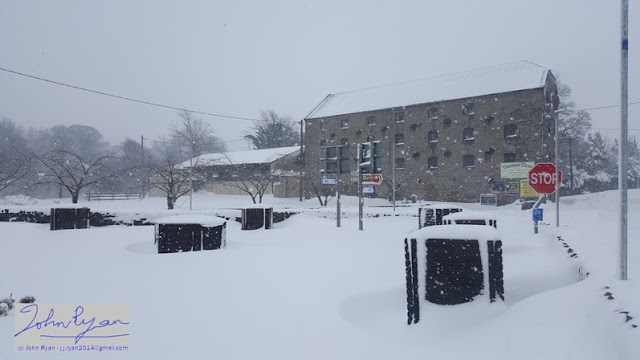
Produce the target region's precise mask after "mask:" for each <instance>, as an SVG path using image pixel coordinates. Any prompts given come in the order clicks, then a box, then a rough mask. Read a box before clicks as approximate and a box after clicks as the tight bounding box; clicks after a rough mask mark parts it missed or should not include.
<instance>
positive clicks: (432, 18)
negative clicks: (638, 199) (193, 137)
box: [0, 0, 640, 150]
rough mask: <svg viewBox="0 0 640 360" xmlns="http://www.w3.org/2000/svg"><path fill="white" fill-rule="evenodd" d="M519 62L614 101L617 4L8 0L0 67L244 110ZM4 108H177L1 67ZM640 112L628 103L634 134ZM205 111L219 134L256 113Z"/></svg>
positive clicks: (130, 119)
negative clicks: (87, 90)
mask: <svg viewBox="0 0 640 360" xmlns="http://www.w3.org/2000/svg"><path fill="white" fill-rule="evenodd" d="M630 3H631V4H630V15H629V22H630V30H629V32H630V35H629V37H630V44H629V47H630V59H631V60H630V69H629V70H630V77H629V82H630V84H629V89H630V95H629V100H630V101H640V91H638V85H639V84H640V61H633V59H634V55H635V51H636V49H640V40H638V39H640V35H637V34H638V29H639V26H638V25H637V24H636V23H637V21H640V4H639V3H638V1H634V0H631V1H630ZM517 60H529V61H532V62H535V63H539V64H541V65H545V66H548V67H551V68H552V69H554V70H555V71H556V72H557V73H559V74H560V78H561V79H562V80H563V81H564V82H566V83H568V84H569V85H570V86H571V87H572V88H573V92H574V100H575V101H576V102H577V104H578V106H579V107H581V108H589V107H596V106H606V105H613V104H619V102H620V96H619V94H620V91H619V88H620V76H619V70H620V2H619V1H611V0H599V1H595V0H594V1H586V0H582V1H578V0H575V1H569V0H567V1H559V0H555V1H554V0H529V1H517V0H503V1H499V0H484V1H455V2H454V1H437V2H436V1H424V0H423V1H404V0H394V1H388V0H387V1H371V0H369V1H366V0H363V1H347V0H338V1H334V0H322V1H293V0H292V1H285V0H272V1H205V0H192V1H181V2H177V1H160V0H155V1H152V0H149V1H140V0H138V1H133V0H124V1H122V0H115V1H114V0H110V1H106V0H105V1H101V2H98V1H80V0H77V1H70V0H67V1H64V0H57V1H44V0H42V1H29V0H21V1H18V0H0V67H4V68H8V69H11V70H16V71H20V72H24V73H28V74H32V75H36V76H41V77H44V78H48V79H52V80H56V81H60V82H66V83H70V84H74V85H77V86H82V87H87V88H91V89H95V90H99V91H103V92H108V93H113V94H117V95H122V96H127V97H132V98H138V99H142V100H146V101H151V102H157V103H162V104H166V105H171V106H176V107H186V108H191V109H194V110H200V111H204V112H210V113H218V114H227V115H233V116H240V117H248V118H255V117H257V116H258V114H259V111H260V110H261V109H267V108H273V109H275V110H276V111H277V112H279V113H282V114H288V115H290V116H292V117H293V118H294V119H296V120H299V119H302V118H303V117H304V116H306V115H307V114H308V113H309V112H310V111H311V110H312V109H313V108H314V107H315V105H317V103H318V102H319V101H320V100H321V99H322V98H323V97H324V96H325V95H326V94H328V93H336V92H341V91H348V90H354V89H359V88H363V87H369V86H374V85H380V84H387V83H393V82H398V81H405V80H412V79H417V78H423V77H428V76H435V75H441V74H448V73H453V72H459V71H465V70H470V69H475V68H480V67H486V66H492V65H498V64H503V63H507V62H512V61H517ZM0 116H6V117H8V118H10V119H12V120H14V121H15V122H17V123H19V124H21V125H22V126H24V127H25V128H29V127H48V126H52V125H56V124H67V125H70V124H85V125H91V126H94V127H96V128H97V129H98V130H100V132H102V134H103V135H104V136H105V138H106V139H107V140H109V141H110V142H111V143H113V144H117V143H119V142H121V141H122V140H124V139H125V138H126V137H131V138H133V139H135V140H139V139H140V135H144V136H145V137H147V138H157V137H159V136H163V135H166V134H167V128H168V126H169V124H170V123H171V122H172V121H176V120H177V116H176V111H174V110H168V109H161V108H154V107H149V106H146V105H141V104H136V103H129V102H125V101H122V100H117V99H111V98H106V97H102V96H98V95H93V94H88V93H83V92H80V91H77V90H72V89H67V88H63V87H59V86H56V85H52V84H48V83H43V82H39V81H36V80H32V79H28V78H23V77H19V76H16V75H13V74H8V73H5V72H2V71H0ZM592 116H593V119H594V121H593V125H594V127H595V128H607V129H617V128H619V123H620V117H619V110H618V109H608V110H598V111H593V112H592ZM639 116H640V104H639V105H632V106H630V116H629V122H630V123H629V126H630V128H632V129H638V131H631V132H630V134H632V135H635V136H637V137H640V119H639V118H638V117H639ZM203 118H204V119H206V120H208V121H210V123H211V124H212V125H213V127H214V129H215V131H216V134H217V135H218V136H220V137H222V138H223V139H224V140H234V139H238V138H241V137H242V136H243V132H244V131H246V130H247V129H248V127H249V126H251V125H252V122H250V121H241V120H233V119H224V118H215V117H207V116H203ZM604 132H605V133H606V134H607V135H608V136H609V137H611V138H613V137H617V136H618V132H619V131H617V130H606V131H604ZM228 145H229V148H230V149H231V150H243V149H246V146H247V145H246V143H245V142H244V141H240V142H231V143H229V144H228Z"/></svg>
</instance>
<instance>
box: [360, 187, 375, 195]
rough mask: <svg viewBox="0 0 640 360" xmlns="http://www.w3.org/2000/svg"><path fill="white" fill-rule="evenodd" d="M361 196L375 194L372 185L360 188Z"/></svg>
mask: <svg viewBox="0 0 640 360" xmlns="http://www.w3.org/2000/svg"><path fill="white" fill-rule="evenodd" d="M362 193H363V194H375V193H376V188H375V187H374V186H373V185H367V186H362Z"/></svg>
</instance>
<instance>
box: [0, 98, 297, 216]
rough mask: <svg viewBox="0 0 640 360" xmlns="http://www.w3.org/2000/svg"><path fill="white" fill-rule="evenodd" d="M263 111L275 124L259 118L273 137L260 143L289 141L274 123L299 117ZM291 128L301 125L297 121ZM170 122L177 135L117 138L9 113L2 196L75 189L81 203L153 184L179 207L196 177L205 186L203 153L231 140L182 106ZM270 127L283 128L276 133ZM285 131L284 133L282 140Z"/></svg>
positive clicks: (2, 128) (53, 194)
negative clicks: (28, 122) (23, 122)
mask: <svg viewBox="0 0 640 360" xmlns="http://www.w3.org/2000/svg"><path fill="white" fill-rule="evenodd" d="M262 116H263V117H264V118H265V120H268V121H264V122H265V123H267V124H270V125H269V126H268V127H259V125H260V124H258V122H256V126H255V127H254V129H253V130H254V131H253V133H250V134H247V136H249V135H251V136H253V137H254V138H255V139H270V140H269V143H268V144H267V143H264V142H262V140H256V141H257V142H256V141H254V146H255V147H256V148H265V147H269V146H271V147H279V146H288V145H289V144H290V139H291V138H292V137H293V135H290V134H289V133H288V132H287V130H285V131H283V130H282V126H272V124H278V123H282V124H289V123H291V124H293V123H292V122H291V121H290V120H289V119H288V118H286V117H284V118H281V117H279V116H278V115H277V113H275V111H272V110H270V111H266V112H263V113H262ZM284 127H285V128H286V126H284ZM290 128H292V129H294V130H295V128H294V127H293V125H291V126H290ZM168 130H169V135H168V136H166V137H162V138H160V139H147V138H145V139H144V141H143V139H136V140H134V139H131V138H128V139H126V140H125V141H123V142H122V143H121V144H119V145H115V146H114V145H111V144H109V143H108V142H107V141H105V140H104V138H103V136H102V134H101V133H100V132H99V131H98V130H97V129H95V128H93V127H91V126H86V125H70V126H66V125H55V126H52V127H50V128H46V129H29V130H28V131H25V130H24V129H23V128H21V127H19V126H17V125H16V123H15V122H14V121H12V120H11V119H7V118H4V117H3V118H2V120H1V121H0V196H3V195H26V196H30V197H41V198H63V197H70V198H71V200H72V202H73V203H77V202H78V200H79V198H80V196H82V195H84V194H87V193H89V192H94V193H103V194H104V193H126V194H148V193H150V192H152V193H155V194H157V195H161V196H165V197H166V199H167V208H169V209H173V208H174V206H175V203H176V201H177V199H178V198H180V197H181V196H183V195H185V194H187V193H188V192H189V191H190V185H191V184H193V188H194V189H195V190H197V189H200V188H202V186H203V182H204V178H205V174H203V173H202V170H201V166H200V165H202V164H199V163H198V162H199V161H200V160H199V158H198V157H199V156H200V155H203V154H208V153H223V152H225V151H226V147H225V143H224V142H223V141H222V140H221V139H220V138H219V137H217V136H215V135H214V130H213V128H212V127H211V126H210V125H209V124H208V123H207V122H205V121H203V120H202V119H201V118H199V117H197V116H195V115H194V114H193V113H191V112H188V111H181V112H179V113H178V120H177V121H175V122H174V123H173V124H171V126H170V127H169V129H168ZM270 131H273V132H276V135H275V136H274V135H271V134H269V132H270ZM282 134H284V135H282ZM281 135H282V136H281ZM285 135H286V136H285ZM295 137H296V139H298V137H299V135H298V134H297V133H295ZM278 138H281V139H282V140H283V141H281V142H278V141H277V139H278ZM143 143H144V147H143ZM187 164H189V165H190V166H191V169H193V170H192V171H189V167H190V166H187Z"/></svg>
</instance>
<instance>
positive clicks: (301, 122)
mask: <svg viewBox="0 0 640 360" xmlns="http://www.w3.org/2000/svg"><path fill="white" fill-rule="evenodd" d="M303 122H304V120H300V176H299V180H300V181H299V184H298V185H299V187H300V201H301V202H302V173H303V170H304V148H303V145H302V144H303V142H304V137H303V135H302V124H303Z"/></svg>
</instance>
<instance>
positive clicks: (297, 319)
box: [0, 190, 640, 360]
mask: <svg viewBox="0 0 640 360" xmlns="http://www.w3.org/2000/svg"><path fill="white" fill-rule="evenodd" d="M616 197H617V193H615V192H607V193H600V194H592V195H585V196H577V197H572V198H566V199H564V200H563V201H562V202H561V205H562V207H561V225H562V226H561V227H560V229H556V228H555V227H554V226H551V225H544V226H541V233H540V234H538V235H534V234H533V225H532V222H531V212H530V211H521V210H519V209H518V207H516V206H506V207H500V208H491V209H482V210H483V211H489V212H492V213H493V215H495V216H496V217H497V219H498V229H499V230H500V232H501V233H502V239H503V246H504V275H505V296H506V300H505V303H504V304H487V303H482V302H480V301H477V302H474V303H470V304H466V305H458V306H437V305H429V304H426V305H423V308H422V319H421V322H420V323H419V324H416V325H411V326H407V325H406V303H405V300H406V293H405V288H404V284H405V274H404V271H405V270H404V246H403V243H402V240H403V239H404V237H405V236H406V235H407V234H408V233H410V232H412V231H415V230H417V222H418V221H417V218H415V217H408V216H396V217H378V218H366V219H365V223H364V231H358V223H357V216H354V215H353V214H356V213H357V208H356V207H354V205H355V204H356V202H355V201H354V199H353V198H344V199H343V200H344V201H343V209H344V210H345V212H346V213H347V217H346V218H343V220H342V227H340V228H337V227H336V226H335V219H331V218H328V217H330V213H331V210H332V207H331V206H332V204H331V203H330V207H329V208H327V209H323V210H321V211H318V210H314V211H307V212H306V213H303V214H299V215H295V216H293V217H291V218H290V219H288V220H286V221H284V222H282V223H278V224H275V228H274V229H272V230H255V231H241V230H240V224H239V223H236V222H233V221H229V222H228V223H227V225H228V229H227V248H226V249H222V250H215V251H201V252H192V253H179V254H162V255H158V254H156V249H155V246H154V244H153V236H154V230H153V227H146V226H145V227H142V226H141V227H124V226H110V227H101V228H91V229H86V230H61V231H49V227H48V225H42V224H40V225H38V224H26V223H0V274H2V275H1V276H0V298H1V297H4V296H5V295H8V294H9V293H11V292H12V293H13V294H14V297H18V298H19V297H21V296H24V295H33V296H35V297H36V299H37V300H38V301H40V302H43V303H127V304H129V305H130V312H131V323H132V325H131V336H130V340H129V347H130V350H129V351H128V352H113V353H105V352H103V353H100V354H91V355H87V354H86V353H29V354H24V353H18V352H16V351H15V350H14V346H13V335H14V323H13V320H14V314H13V313H10V314H9V316H7V317H0V359H3V360H4V359H22V358H29V359H62V358H70V357H73V358H77V359H81V358H82V359H85V358H90V357H92V356H100V357H109V358H114V359H176V358H185V359H211V358H219V359H296V360H299V359H350V360H352V359H392V358H442V359H469V358H474V359H492V360H496V359H497V360H500V359H505V360H506V359H580V360H585V359H629V360H632V359H633V360H636V359H639V358H640V341H639V340H640V328H632V324H636V325H639V326H640V305H638V304H640V282H639V281H638V279H640V266H639V265H638V264H639V262H638V260H640V250H639V249H638V247H640V225H638V222H637V221H634V220H635V219H636V218H638V216H639V214H640V191H637V190H634V191H631V192H630V217H629V219H630V231H629V235H630V236H629V251H630V253H629V270H630V276H629V278H630V280H628V281H625V282H622V281H618V280H616V278H617V272H616V271H617V255H618V245H617V222H616V221H617V202H616ZM247 200H248V197H230V196H215V195H199V196H197V197H196V198H195V199H194V209H199V210H203V209H212V208H238V207H242V206H246V205H247ZM266 201H267V202H268V203H271V204H273V205H274V206H275V207H279V208H284V207H298V208H301V209H304V208H307V207H309V206H316V205H317V201H315V202H314V200H310V201H306V202H303V203H300V202H298V201H296V200H291V199H290V200H278V199H273V198H267V199H266ZM366 204H367V205H373V204H378V205H388V203H387V202H385V201H381V200H375V201H373V200H369V199H367V200H366ZM84 205H87V206H89V207H91V209H92V210H105V211H130V212H136V211H147V212H148V211H157V212H158V213H163V214H164V213H165V212H164V211H163V209H164V202H163V199H159V198H156V199H145V200H142V201H137V200H136V201H120V202H91V203H84ZM180 205H181V207H182V209H184V208H185V203H181V204H180ZM49 206H51V203H49V202H46V201H39V202H38V203H36V204H26V205H12V206H10V208H16V207H18V208H25V209H27V208H28V209H33V208H36V207H42V208H47V207H49ZM462 206H464V207H466V208H472V209H480V207H479V206H478V205H473V204H471V205H470V204H462ZM186 208H188V203H187V204H186ZM184 211H185V210H178V211H175V212H176V213H182V212H184ZM368 212H369V213H381V212H384V213H392V209H391V208H370V209H368ZM397 212H398V213H400V214H408V213H413V212H415V213H416V214H417V210H416V209H415V208H398V209H397ZM554 219H555V215H554V204H552V203H549V204H547V205H546V207H545V222H546V223H553V222H554ZM557 234H560V235H561V236H562V237H563V238H564V240H566V242H567V243H568V244H569V245H570V246H571V248H572V249H573V250H575V252H577V253H578V254H579V257H578V258H577V259H572V258H570V257H569V254H568V253H567V249H566V248H565V247H563V246H562V243H561V242H559V241H557V240H556V235H557ZM580 265H582V266H583V268H584V270H586V271H588V272H589V273H590V275H589V276H588V277H587V279H586V280H584V281H581V282H578V279H579V276H578V268H579V266H580ZM604 286H608V287H609V289H607V290H603V287H604ZM607 291H608V292H611V293H612V294H613V300H609V299H607V298H606V297H605V296H604V293H605V292H607ZM423 304H425V303H424V302H423ZM619 311H629V314H630V315H631V316H633V317H635V318H634V319H632V320H631V321H629V322H626V323H625V317H624V316H623V314H620V313H619Z"/></svg>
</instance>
